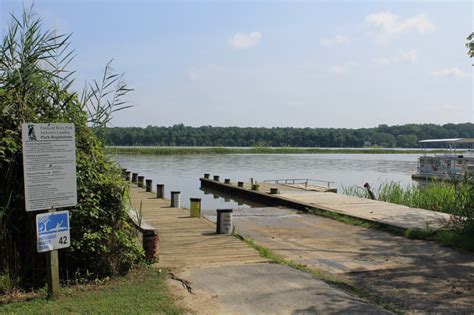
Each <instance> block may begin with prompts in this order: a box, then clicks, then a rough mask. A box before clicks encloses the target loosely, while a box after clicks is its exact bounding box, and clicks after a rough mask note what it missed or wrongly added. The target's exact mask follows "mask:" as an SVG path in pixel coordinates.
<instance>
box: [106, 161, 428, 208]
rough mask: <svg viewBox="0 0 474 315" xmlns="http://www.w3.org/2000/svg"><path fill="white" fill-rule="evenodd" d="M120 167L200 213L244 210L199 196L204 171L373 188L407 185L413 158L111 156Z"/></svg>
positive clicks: (226, 175) (235, 177) (235, 204)
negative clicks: (195, 204) (194, 203)
mask: <svg viewBox="0 0 474 315" xmlns="http://www.w3.org/2000/svg"><path fill="white" fill-rule="evenodd" d="M112 157H113V159H114V160H115V161H117V162H118V163H119V164H120V165H121V166H122V167H124V168H127V169H128V170H130V171H132V172H135V173H139V174H140V175H144V176H145V178H147V179H152V180H153V186H154V187H153V190H155V188H156V184H165V193H166V198H168V199H169V198H170V195H169V192H170V191H172V190H177V191H181V204H182V206H184V207H189V198H201V199H202V208H203V209H217V208H238V207H249V206H252V204H250V203H248V202H244V203H243V204H240V203H242V200H240V203H239V200H236V199H235V200H228V201H226V200H225V199H223V198H220V197H217V196H213V195H212V194H205V193H204V192H203V191H202V190H200V182H199V178H200V177H202V176H203V174H204V173H210V174H211V178H212V175H220V178H221V181H224V179H225V178H230V179H231V180H232V181H233V182H236V181H245V182H248V181H250V178H253V179H254V180H256V181H258V182H261V181H263V180H269V179H280V178H310V179H320V180H325V181H331V182H334V184H332V186H335V187H337V188H338V191H339V192H342V189H343V187H349V186H353V185H357V186H363V185H364V183H366V182H368V183H370V184H371V186H372V187H375V188H376V187H378V186H379V185H380V184H381V183H383V182H386V181H396V182H399V183H401V184H402V185H410V184H411V183H412V180H411V174H413V173H415V171H416V161H417V158H418V157H419V154H229V155H224V154H223V155H162V156H159V155H140V154H137V155H128V154H127V155H121V154H117V155H113V156H112Z"/></svg>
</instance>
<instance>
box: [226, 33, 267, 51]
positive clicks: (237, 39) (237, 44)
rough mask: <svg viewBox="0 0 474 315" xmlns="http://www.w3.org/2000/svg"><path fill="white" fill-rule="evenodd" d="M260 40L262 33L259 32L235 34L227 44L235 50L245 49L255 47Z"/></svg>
mask: <svg viewBox="0 0 474 315" xmlns="http://www.w3.org/2000/svg"><path fill="white" fill-rule="evenodd" d="M261 39H262V33H260V32H251V33H248V34H244V33H236V34H234V36H232V37H231V38H230V39H229V41H228V43H229V45H230V46H232V47H233V48H236V49H247V48H251V47H254V46H255V45H257V44H258V43H259V42H260V40H261Z"/></svg>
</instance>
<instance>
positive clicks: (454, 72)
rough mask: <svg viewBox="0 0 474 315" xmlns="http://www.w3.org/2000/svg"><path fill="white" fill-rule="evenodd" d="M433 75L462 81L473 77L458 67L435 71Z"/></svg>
mask: <svg viewBox="0 0 474 315" xmlns="http://www.w3.org/2000/svg"><path fill="white" fill-rule="evenodd" d="M432 74H433V75H434V76H435V77H455V78H461V79H467V78H470V77H471V75H470V74H469V73H467V72H464V71H462V70H461V69H459V68H458V67H451V68H446V69H442V70H438V71H433V72H432Z"/></svg>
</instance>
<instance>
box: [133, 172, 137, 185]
mask: <svg viewBox="0 0 474 315" xmlns="http://www.w3.org/2000/svg"><path fill="white" fill-rule="evenodd" d="M137 181H138V173H132V183H134V184H136V183H137Z"/></svg>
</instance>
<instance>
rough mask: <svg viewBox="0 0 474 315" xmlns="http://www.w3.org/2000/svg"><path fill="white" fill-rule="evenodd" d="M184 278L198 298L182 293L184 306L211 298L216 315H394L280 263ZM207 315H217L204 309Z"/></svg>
mask: <svg viewBox="0 0 474 315" xmlns="http://www.w3.org/2000/svg"><path fill="white" fill-rule="evenodd" d="M179 276H180V277H181V278H183V279H186V280H188V281H190V282H191V283H192V287H193V290H194V291H195V292H196V295H197V296H196V295H189V294H188V293H187V291H185V290H184V289H180V291H181V293H182V295H183V296H184V302H185V303H189V304H190V305H194V304H195V303H194V302H193V301H194V300H198V301H205V300H206V298H205V297H204V298H203V296H207V297H209V298H208V300H209V299H210V300H213V301H212V304H217V305H218V309H215V314H389V312H387V311H385V310H383V309H381V308H380V307H378V306H375V305H372V304H370V303H368V302H366V301H363V300H361V299H359V298H357V297H353V296H350V295H348V294H347V293H344V292H343V291H341V290H340V289H338V288H335V287H332V286H330V285H328V284H326V283H324V282H322V281H320V280H318V279H316V278H314V277H312V276H311V275H309V274H307V273H304V272H301V271H298V270H295V269H292V268H289V267H287V266H282V265H277V264H270V263H265V264H247V265H243V266H227V267H224V268H216V267H209V268H193V269H191V270H188V271H185V272H183V273H180V274H179ZM176 289H178V287H176ZM194 309H196V306H195V305H194ZM198 313H201V312H200V310H199V309H198ZM202 313H205V314H212V313H213V312H212V311H211V312H209V310H208V309H202Z"/></svg>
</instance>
